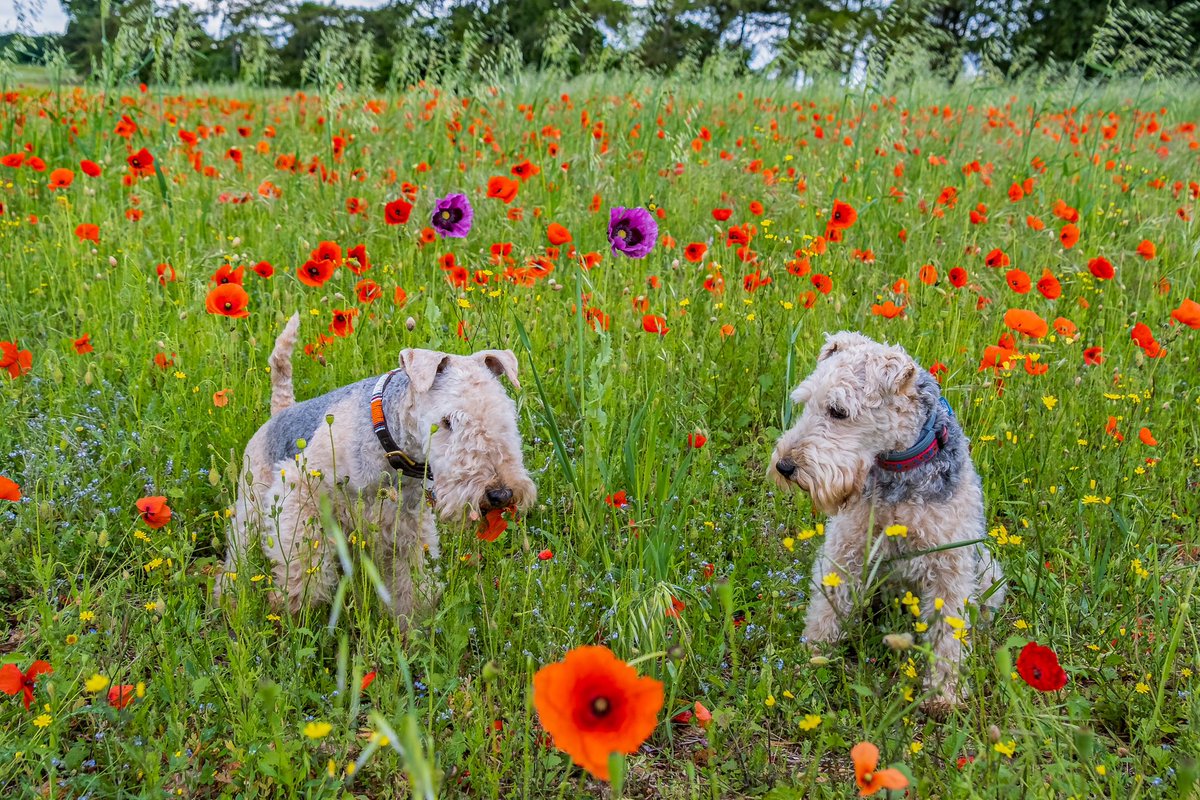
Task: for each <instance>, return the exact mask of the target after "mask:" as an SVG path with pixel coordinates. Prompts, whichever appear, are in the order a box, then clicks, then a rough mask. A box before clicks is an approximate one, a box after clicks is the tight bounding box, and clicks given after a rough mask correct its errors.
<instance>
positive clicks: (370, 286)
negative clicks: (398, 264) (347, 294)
mask: <svg viewBox="0 0 1200 800" xmlns="http://www.w3.org/2000/svg"><path fill="white" fill-rule="evenodd" d="M354 291H355V292H357V293H358V302H360V303H374V302H375V301H376V300H378V299H379V298H381V297H383V289H380V288H379V284H378V283H376V282H375V281H373V280H370V279H363V280H361V281H359V282H358V283H357V284H355V285H354Z"/></svg>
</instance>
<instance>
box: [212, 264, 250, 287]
mask: <svg viewBox="0 0 1200 800" xmlns="http://www.w3.org/2000/svg"><path fill="white" fill-rule="evenodd" d="M245 271H246V268H245V267H244V266H239V267H238V268H237V269H234V268H233V265H232V264H222V265H221V266H219V267H217V271H216V272H214V273H213V274H212V277H210V278H209V280H210V281H211V282H213V283H215V284H217V285H218V286H223V285H224V284H226V283H236V284H237V285H238V286H241V285H242V275H243V274H244V273H245Z"/></svg>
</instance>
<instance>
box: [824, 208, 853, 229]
mask: <svg viewBox="0 0 1200 800" xmlns="http://www.w3.org/2000/svg"><path fill="white" fill-rule="evenodd" d="M857 220H858V212H857V211H855V210H854V206H852V205H850V204H849V203H843V202H842V201H841V200H835V201H834V202H833V211H832V212H831V213H830V215H829V227H831V228H833V229H834V230H839V231H844V230H846V229H847V228H849V227H850V226H851V225H853V224H854V223H855V222H856V221H857Z"/></svg>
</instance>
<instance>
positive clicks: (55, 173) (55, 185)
mask: <svg viewBox="0 0 1200 800" xmlns="http://www.w3.org/2000/svg"><path fill="white" fill-rule="evenodd" d="M74 180H75V173H74V172H72V171H71V170H69V169H64V168H62V167H59V168H58V169H56V170H52V171H51V172H50V188H51V189H66V188H68V187H69V186H70V185H71V183H72V182H73V181H74Z"/></svg>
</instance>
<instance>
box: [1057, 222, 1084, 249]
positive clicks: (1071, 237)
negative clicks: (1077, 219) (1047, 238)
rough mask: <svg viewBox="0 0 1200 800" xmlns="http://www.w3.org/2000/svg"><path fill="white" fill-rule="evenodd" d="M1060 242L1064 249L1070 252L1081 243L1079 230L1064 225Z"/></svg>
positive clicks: (1059, 237)
mask: <svg viewBox="0 0 1200 800" xmlns="http://www.w3.org/2000/svg"><path fill="white" fill-rule="evenodd" d="M1058 240H1059V241H1060V242H1062V246H1063V247H1065V248H1066V249H1068V250H1070V249H1071V248H1072V247H1074V246H1075V244H1076V243H1077V242H1078V241H1079V228H1078V227H1076V226H1075V225H1072V224H1067V225H1063V229H1062V230H1061V231H1060V232H1059V234H1058Z"/></svg>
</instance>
